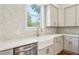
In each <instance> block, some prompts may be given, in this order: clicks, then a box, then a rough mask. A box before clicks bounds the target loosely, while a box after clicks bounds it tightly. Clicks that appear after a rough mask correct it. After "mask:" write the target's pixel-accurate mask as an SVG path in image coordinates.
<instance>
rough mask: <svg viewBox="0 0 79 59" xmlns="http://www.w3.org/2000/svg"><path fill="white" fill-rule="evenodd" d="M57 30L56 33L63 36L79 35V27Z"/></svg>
mask: <svg viewBox="0 0 79 59" xmlns="http://www.w3.org/2000/svg"><path fill="white" fill-rule="evenodd" d="M57 29H58V31H57V32H58V33H62V34H63V33H65V34H79V27H77V26H76V27H74V26H72V27H59V28H57Z"/></svg>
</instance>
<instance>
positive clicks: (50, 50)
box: [38, 45, 54, 55]
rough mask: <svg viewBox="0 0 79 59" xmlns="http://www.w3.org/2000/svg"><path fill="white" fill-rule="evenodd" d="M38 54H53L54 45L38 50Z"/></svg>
mask: <svg viewBox="0 0 79 59" xmlns="http://www.w3.org/2000/svg"><path fill="white" fill-rule="evenodd" d="M38 55H54V46H53V45H51V46H48V47H45V48H43V49H40V50H38Z"/></svg>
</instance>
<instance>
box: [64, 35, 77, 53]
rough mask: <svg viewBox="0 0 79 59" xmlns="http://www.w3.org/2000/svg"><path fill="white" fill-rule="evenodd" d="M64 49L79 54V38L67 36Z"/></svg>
mask: <svg viewBox="0 0 79 59" xmlns="http://www.w3.org/2000/svg"><path fill="white" fill-rule="evenodd" d="M64 49H65V50H67V51H70V52H74V53H77V54H78V38H77V37H73V36H65V37H64Z"/></svg>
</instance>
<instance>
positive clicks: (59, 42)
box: [54, 36, 63, 55]
mask: <svg viewBox="0 0 79 59" xmlns="http://www.w3.org/2000/svg"><path fill="white" fill-rule="evenodd" d="M54 49H55V50H54V51H55V55H56V54H58V53H60V52H61V51H62V50H63V36H60V37H56V38H55V44H54Z"/></svg>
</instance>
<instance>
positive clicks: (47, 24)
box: [46, 5, 51, 26]
mask: <svg viewBox="0 0 79 59" xmlns="http://www.w3.org/2000/svg"><path fill="white" fill-rule="evenodd" d="M50 16H51V5H47V6H46V26H51V17H50Z"/></svg>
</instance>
